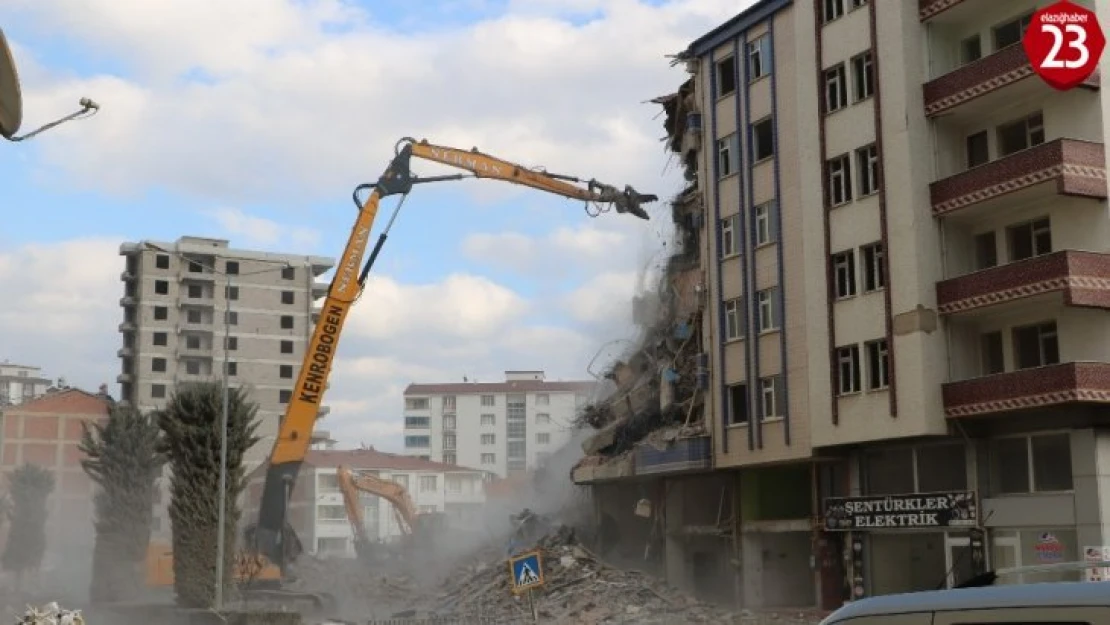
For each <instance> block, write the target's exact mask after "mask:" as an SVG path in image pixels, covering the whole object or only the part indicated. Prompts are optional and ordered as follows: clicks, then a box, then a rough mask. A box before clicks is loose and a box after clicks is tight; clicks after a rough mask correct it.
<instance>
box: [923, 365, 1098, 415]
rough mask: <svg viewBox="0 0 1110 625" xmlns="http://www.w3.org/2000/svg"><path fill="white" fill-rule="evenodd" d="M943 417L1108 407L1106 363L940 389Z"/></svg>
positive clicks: (1023, 373)
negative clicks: (1079, 406) (1073, 406)
mask: <svg viewBox="0 0 1110 625" xmlns="http://www.w3.org/2000/svg"><path fill="white" fill-rule="evenodd" d="M941 391H942V393H943V397H944V415H945V416H946V417H948V418H950V419H951V418H962V417H978V416H987V415H991V414H997V413H1002V412H1011V411H1016V410H1025V409H1030V408H1044V407H1049V406H1060V405H1064V404H1081V403H1083V404H1092V403H1093V404H1110V363H1104V362H1069V363H1065V364H1059V365H1050V366H1047V367H1035V368H1032V369H1022V370H1019V371H1010V372H1007V373H998V374H995V375H987V376H983V377H979V378H973V379H971V380H962V381H960V382H949V383H947V384H944V385H943V386H942V387H941Z"/></svg>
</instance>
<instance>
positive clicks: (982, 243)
mask: <svg viewBox="0 0 1110 625" xmlns="http://www.w3.org/2000/svg"><path fill="white" fill-rule="evenodd" d="M997 264H998V242H997V240H996V237H995V236H994V230H991V231H990V232H983V233H981V234H977V235H975V269H977V270H978V269H989V268H991V267H994V266H995V265H997Z"/></svg>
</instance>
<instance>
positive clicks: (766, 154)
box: [751, 117, 775, 163]
mask: <svg viewBox="0 0 1110 625" xmlns="http://www.w3.org/2000/svg"><path fill="white" fill-rule="evenodd" d="M751 137H752V139H751V140H752V162H753V163H758V162H759V161H762V160H763V159H767V158H771V157H772V156H774V155H775V122H774V120H773V119H772V118H770V117H768V118H766V119H761V120H759V121H757V122H755V123H754V124H752V134H751Z"/></svg>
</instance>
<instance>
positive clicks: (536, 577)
mask: <svg viewBox="0 0 1110 625" xmlns="http://www.w3.org/2000/svg"><path fill="white" fill-rule="evenodd" d="M509 586H510V587H511V588H512V589H513V592H514V593H521V592H524V591H526V590H531V589H533V588H536V587H538V586H543V565H542V563H541V561H540V552H539V551H538V550H537V551H529V552H527V553H522V554H520V555H516V556H513V557H511V558H509Z"/></svg>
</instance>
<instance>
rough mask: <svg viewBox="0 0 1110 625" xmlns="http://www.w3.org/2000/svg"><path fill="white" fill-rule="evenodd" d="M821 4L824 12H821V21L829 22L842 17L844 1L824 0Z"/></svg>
mask: <svg viewBox="0 0 1110 625" xmlns="http://www.w3.org/2000/svg"><path fill="white" fill-rule="evenodd" d="M822 4H823V5H824V10H823V11H822V12H821V18H822V20H823V21H825V22H831V21H833V20H835V19H836V18H838V17H840V16H841V15H844V0H824V2H823V3H822Z"/></svg>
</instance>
